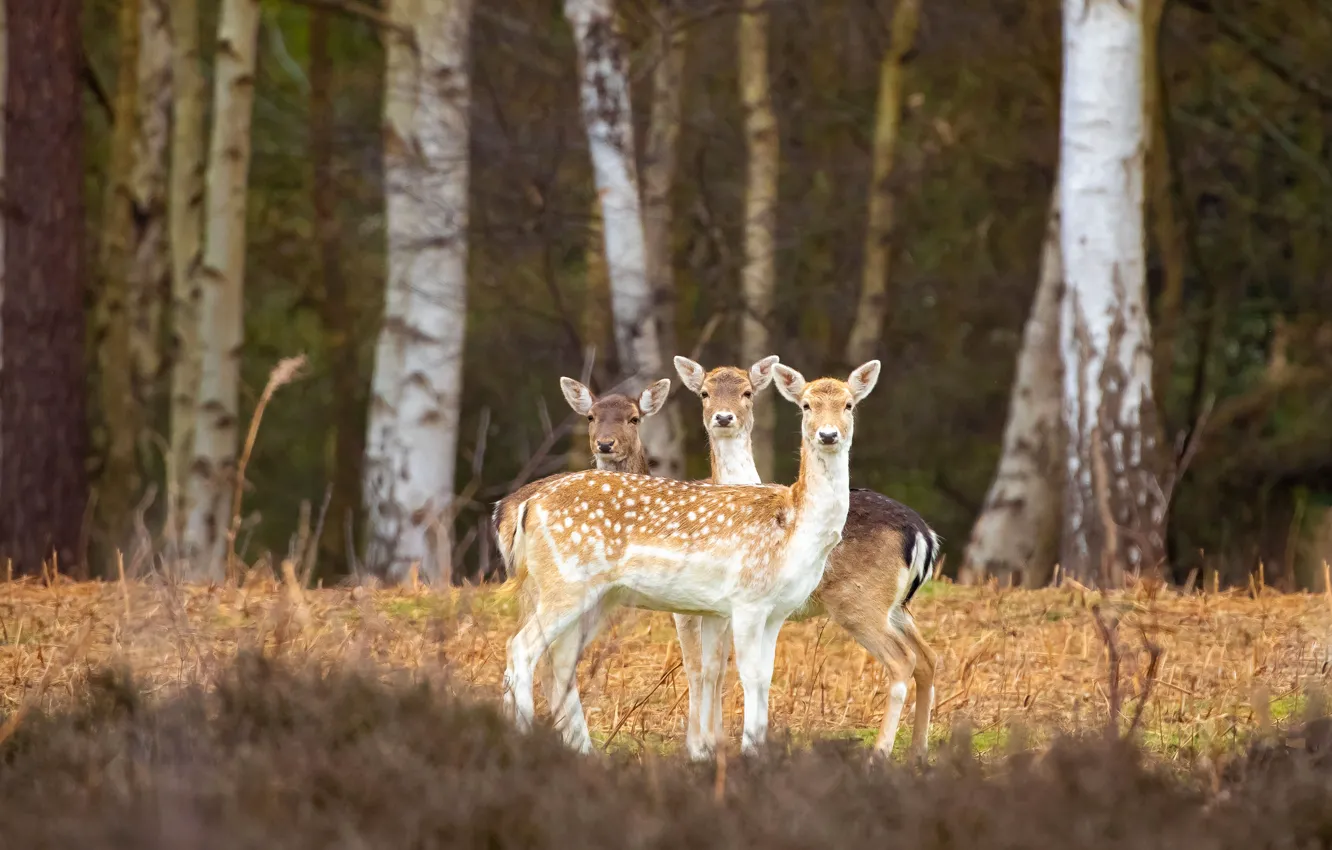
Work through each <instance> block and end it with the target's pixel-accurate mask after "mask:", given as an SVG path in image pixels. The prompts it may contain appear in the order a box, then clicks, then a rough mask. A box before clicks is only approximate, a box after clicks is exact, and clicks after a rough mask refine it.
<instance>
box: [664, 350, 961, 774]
mask: <svg viewBox="0 0 1332 850" xmlns="http://www.w3.org/2000/svg"><path fill="white" fill-rule="evenodd" d="M772 359H774V360H775V359H776V358H772ZM758 365H759V364H755V367H754V368H752V369H750V371H749V372H748V373H746V372H745V371H744V370H741V369H737V368H735V367H732V366H722V367H719V368H716V369H713V370H712V371H710V372H709V371H705V370H704V368H703V367H702V366H700V365H699V364H698V363H695V362H694V361H693V360H690V359H689V358H687V357H676V358H675V369H676V371H677V372H678V373H679V375H680V380H681V381H682V382H683V383H684V385H685V387H687V388H688V389H689V390H691V391H692V392H693V393H694V394H696V395H697V396H698V397H699V398H700V399H701V400H702V402H703V427H704V428H705V429H706V430H707V432H708V442H709V445H710V447H711V457H712V480H713V481H715V482H717V483H718V484H753V483H757V482H758V480H759V477H758V471H757V469H756V468H755V466H754V452H753V445H752V443H751V439H750V435H751V433H752V431H753V427H754V414H753V398H754V394H755V393H757V392H760V391H761V390H762V389H763V388H764V387H765V386H767V383H768V382H767V381H765V380H762V379H761V378H759V379H756V378H755V369H757V368H758ZM939 548H940V547H939V537H938V535H936V534H935V533H934V531H933V530H932V529H931V528H930V527H929V525H928V524H927V523H926V522H925V520H924V519H922V518H921V516H920V514H918V513H916V512H915V511H914V510H912V509H911V508H909V507H907V506H906V505H903V504H902V503H901V502H898V501H895V500H893V499H890V498H888V497H887V496H884V495H881V494H879V493H876V492H874V491H872V490H861V489H852V490H851V495H850V507H849V510H848V512H847V518H846V525H845V526H844V527H843V529H842V542H841V543H839V544H838V545H837V547H836V548H834V549H833V550H832V553H831V554H830V555H829V556H828V563H827V567H826V568H825V570H824V572H823V579H822V581H821V582H820V583H819V586H818V588H817V589H816V590H815V591H814V593H813V595H812V596H811V597H810V599H809V601H808V602H807V603H806V604H805V605H803V606H801V607H800V608H799V609H797V610H796V611H795V612H794V613H793V614H792V615H791V616H790V617H789V618H788V620H792V621H798V620H804V619H808V618H810V617H815V616H819V615H821V614H824V613H826V614H828V615H829V616H830V617H831V618H832V620H833V621H834V622H836V623H838V624H839V625H841V626H842V628H844V629H846V630H847V631H848V632H850V633H851V635H852V637H854V638H855V639H856V640H857V641H858V642H859V643H860V645H861V646H863V647H865V649H867V650H868V651H869V653H870V654H871V655H873V656H874V658H875V659H877V660H878V661H879V663H881V664H883V665H884V667H885V668H886V669H887V671H888V674H889V675H888V678H889V682H890V684H889V691H888V706H887V709H886V711H885V713H884V718H883V724H882V726H881V728H880V730H879V737H878V740H877V742H876V743H875V750H876V751H877V752H879V753H882V754H885V755H886V754H887V753H889V752H891V751H892V747H893V742H894V740H895V738H896V735H897V726H898V721H899V720H900V718H901V714H902V706H903V703H904V701H905V699H906V680H907V678H908V677H913V678H914V679H915V681H916V719H915V724H914V726H913V729H912V738H911V745H912V753H913V755H914V756H915V757H918V758H923V757H924V756H925V755H926V753H927V749H928V746H929V744H928V740H929V739H928V734H929V725H930V712H931V709H932V707H933V701H934V672H935V655H934V652H933V651H932V650H931V649H930V647H929V646H928V645H926V643H925V641H924V639H923V638H922V636H921V634H920V631H919V629H917V627H916V623H915V620H914V619H913V618H912V616H911V612H910V611H909V610H908V609H907V603H909V602H910V601H911V598H912V596H913V595H914V594H915V593H916V591H917V589H919V587H920V586H921V585H922V584H924V583H925V582H927V581H929V579H930V578H931V576H932V575H933V573H934V568H935V564H936V562H937V560H938V557H939ZM676 627H677V629H678V631H679V632H680V644H681V648H682V650H683V651H682V656H683V658H682V662H683V666H684V668H685V675H686V677H687V678H688V680H689V726H688V732H687V733H686V739H687V740H686V745H687V748H688V750H689V752H690V754H691V755H692V756H694V757H696V758H699V757H706V756H707V755H708V754H709V753H711V752H712V751H713V750H714V748H715V746H716V742H717V741H718V740H719V739H721V738H722V736H723V731H722V712H723V685H724V682H725V677H726V662H727V657H728V656H729V654H730V647H729V646H727V639H728V637H729V630H730V623H729V622H727V621H726V620H724V619H721V618H717V617H706V616H692V617H687V616H685V615H680V614H677V615H676ZM696 691H697V692H698V694H699V697H698V699H695V696H694V694H695V692H696ZM696 712H697V713H696Z"/></svg>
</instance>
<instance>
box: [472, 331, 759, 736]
mask: <svg viewBox="0 0 1332 850" xmlns="http://www.w3.org/2000/svg"><path fill="white" fill-rule="evenodd" d="M777 360H778V358H777V356H776V355H772V356H769V357H765V358H763V359H762V360H760V361H758V362H757V363H755V364H754V365H753V366H751V367H750V369H749V372H748V374H747V375H745V381H746V382H747V385H748V386H750V387H753V388H754V391H759V390H762V389H764V388H765V387H767V386H768V384H770V383H771V382H772V367H773V364H775V363H776V362H777ZM734 371H736V372H737V373H739V372H740V370H738V369H736V370H734ZM741 374H743V373H741ZM658 383H659V384H661V383H664V384H666V385H667V386H668V387H669V383H670V382H669V381H664V382H658ZM560 384H561V387H562V388H563V390H564V397H565V399H566V400H567V401H568V402H569V405H570V406H571V407H573V408H574V410H575V411H577V412H579V413H585V412H588V411H591V412H590V413H588V420H589V422H591V423H592V424H590V425H589V427H588V440H589V443H590V446H591V449H592V454H593V457H594V458H595V459H596V461H597V468H598V469H607V470H611V471H614V472H634V473H638V474H642V475H650V474H651V473H650V471H649V468H648V463H647V456H646V454H645V453H644V451H643V447H642V443H641V442H639V441H638V434H637V426H638V417H637V416H634V415H633V403H632V402H630V401H629V399H627V398H624V397H622V396H621V397H619V398H620V399H621V400H620V401H617V402H613V403H612V402H611V401H610V399H611V398H612V397H611V396H607V397H605V398H603V399H598V400H595V402H594V403H593V404H592V405H591V406H590V407H589V406H588V399H589V398H590V397H591V394H590V392H588V390H587V389H586V388H585V387H583V385H582V384H580V383H578V382H577V381H574V380H571V379H569V378H561V379H560ZM638 408H639V409H640V410H641V411H642V412H643V414H642V415H644V416H647V415H651V414H652V413H655V412H656V411H657V410H660V408H661V403H660V402H659V401H657V400H656V399H652V398H649V397H648V395H647V394H646V393H645V394H644V397H643V399H641V400H640V401H639V403H638ZM737 410H738V411H740V412H739V414H738V415H739V416H741V417H744V416H747V415H748V411H747V409H746V408H742V407H740V406H739V405H737ZM617 434H618V437H617V438H616V439H615V440H608V439H607V436H614V435H617ZM613 445H620V446H622V447H623V448H624V453H623V455H617V456H615V457H613V458H612V457H611V456H610V455H609V453H608V451H607V450H608V449H609V448H611V447H612V446H613ZM735 461H736V462H737V463H742V464H747V465H748V466H749V467H750V468H751V470H752V468H753V465H754V458H753V454H752V452H751V451H750V450H749V447H748V443H746V444H745V450H744V453H742V454H736V455H735ZM716 465H717V464H716V463H714V466H716ZM722 465H723V466H725V461H723V463H722ZM731 478H732V479H733V480H728V481H725V482H722V483H727V484H749V483H752V484H758V483H759V478H758V473H757V472H756V471H755V472H753V474H752V475H751V476H750V477H749V478H748V479H740V478H739V477H738V476H737V475H732V476H731ZM557 480H559V476H551V477H549V478H545V479H542V480H540V481H536V482H533V483H531V484H528V485H526V486H525V487H523V488H522V489H520V490H518V491H516V492H515V493H514V494H513V495H512V496H509V497H507V498H506V499H505V500H504V501H503V502H501V504H499V505H497V506H496V510H495V527H496V536H497V538H498V539H499V540H500V546H499V549H500V553H501V555H502V556H503V557H505V558H508V557H509V556H510V554H511V551H512V550H511V543H512V539H513V517H514V516H515V515H516V513H517V510H518V504H519V503H520V502H522V501H524V500H526V499H528V498H531V497H532V496H533V495H535V494H536V493H537V492H539V491H540V490H541V489H543V488H545V487H547V486H549V485H550V484H551V483H553V482H555V481H557ZM705 482H713V479H712V478H709V479H705ZM511 566H512V565H511V564H508V563H507V562H506V564H505V567H506V570H508V571H511ZM526 587H527V588H528V592H527V593H526V594H525V595H524V602H526V603H530V602H532V600H533V599H534V597H533V594H532V591H531V585H530V584H529V585H526ZM708 620H709V622H710V621H711V618H708ZM703 621H704V618H703V617H700V616H696V615H687V614H677V615H675V624H676V628H677V631H678V637H679V639H680V654H681V656H682V658H683V661H684V667H685V669H686V670H687V671H689V677H690V678H689V685H688V693H689V716H690V722H691V726H690V731H689V732H688V733H687V736H686V737H687V738H688V740H689V741H691V742H692V741H695V740H696V739H697V738H698V733H697V729H696V726H697V724H696V722H695V721H696V719H697V717H698V716H699V709H698V702H699V698H700V695H699V691H700V688H702V687H703V680H702V679H701V678H699V677H698V675H697V673H698V671H699V670H700V669H701V666H700V664H699V659H698V651H699V650H698V647H699V645H700V637H699V635H700V628H701V625H702V623H703ZM720 622H721V623H722V624H723V626H729V623H728V622H727V621H725V620H722V621H720ZM599 629H600V624H596V625H595V626H593V627H590V628H585V629H581V630H576V631H580V632H581V633H582V634H583V636H584V638H585V641H590V640H591V636H590V635H591V634H593V633H595V631H597V630H599ZM729 635H730V632H729V631H727V636H728V637H729ZM567 641H568V639H567V638H566V642H565V643H563V644H561V645H559V646H557V647H553V648H552V649H551V650H550V651H549V652H548V653H547V654H546V656H545V659H546V660H547V661H549V662H550V663H549V665H547V664H542V665H541V666H540V667H539V668H538V669H539V670H540V671H541V674H540V675H541V682H542V690H543V691H544V692H545V693H546V696H547V699H548V700H549V701H550V705H551V709H552V714H553V716H554V721H555V726H556V728H557V729H560V730H561V731H562V732H564V733H565V734H566V736H567V737H568V738H569V739H570V740H573V741H579V742H581V741H584V740H588V741H590V740H591V733H590V732H589V731H588V729H587V720H586V717H585V716H584V714H583V706H582V701H581V699H580V697H579V692H578V680H577V668H576V664H577V658H576V657H575V656H573V655H571V654H570V652H569V648H568V647H569V646H570V644H569V643H568V642H567ZM725 650H726V652H727V653H728V654H729V650H730V647H729V646H726V647H725ZM723 664H724V661H723ZM571 665H573V666H571ZM723 672H725V668H724V667H723ZM709 681H711V680H709ZM705 699H706V697H705ZM691 752H692V750H691ZM698 755H700V756H701V755H704V754H701V753H700V754H698Z"/></svg>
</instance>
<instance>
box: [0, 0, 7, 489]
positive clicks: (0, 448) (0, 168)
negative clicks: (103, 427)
mask: <svg viewBox="0 0 1332 850" xmlns="http://www.w3.org/2000/svg"><path fill="white" fill-rule="evenodd" d="M5 4H6V0H0V198H4V197H5V118H4V116H5V104H6V103H7V102H8V101H7V100H6V92H5V87H6V86H7V85H8V80H9V31H8V29H7V27H6V24H5ZM7 226H8V225H7V224H6V223H5V220H4V217H2V216H0V316H3V315H4V311H5V228H6V227H7ZM4 356H5V324H4V322H3V321H0V385H3V383H4V380H5V361H4ZM3 403H4V399H3V397H0V405H3ZM4 416H5V409H4V407H3V406H0V434H3V433H4ZM4 451H5V446H4V441H3V440H0V469H3V468H4V466H3V464H4Z"/></svg>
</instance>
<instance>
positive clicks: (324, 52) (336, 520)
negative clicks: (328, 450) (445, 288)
mask: <svg viewBox="0 0 1332 850" xmlns="http://www.w3.org/2000/svg"><path fill="white" fill-rule="evenodd" d="M332 17H333V16H332V14H331V13H329V12H327V11H325V10H323V9H312V10H311V11H310V163H311V166H312V170H313V172H314V173H313V184H312V193H313V202H314V217H315V238H316V242H317V245H318V251H319V263H318V267H319V273H320V279H321V280H322V281H323V293H322V298H321V299H320V304H321V307H322V310H321V313H322V316H321V318H322V321H323V323H324V329H325V331H326V333H327V334H328V339H329V347H330V349H331V350H330V351H329V363H330V365H331V368H332V380H333V411H332V413H333V431H334V434H335V437H334V446H333V453H332V456H331V457H329V458H328V460H327V474H328V478H329V481H330V482H331V483H332V487H333V489H332V492H331V494H330V498H329V503H328V514H327V519H326V521H325V525H324V533H323V538H322V539H321V540H320V549H321V557H320V561H321V563H322V566H321V567H320V573H321V574H337V573H343V572H346V567H347V551H348V546H347V543H348V541H347V533H346V532H347V529H348V528H354V527H355V515H356V513H357V512H358V509H359V508H360V500H361V455H362V454H363V453H364V451H365V445H364V437H365V416H364V412H363V409H362V407H361V402H360V398H361V384H362V382H361V376H360V374H359V373H358V370H357V367H356V346H355V337H354V333H353V331H354V329H353V328H352V321H351V309H350V307H349V306H348V304H347V284H346V281H345V280H344V279H343V276H342V268H341V258H340V257H339V251H338V243H339V240H340V239H341V238H342V237H341V233H340V232H339V227H338V210H337V199H338V191H337V180H336V177H335V176H334V171H333V137H334V124H335V121H334V118H335V116H334V111H333V91H332V89H333V80H332V77H333V67H332V62H331V60H330V58H329V53H328V43H329V27H330V26H331V24H332ZM349 515H350V520H349Z"/></svg>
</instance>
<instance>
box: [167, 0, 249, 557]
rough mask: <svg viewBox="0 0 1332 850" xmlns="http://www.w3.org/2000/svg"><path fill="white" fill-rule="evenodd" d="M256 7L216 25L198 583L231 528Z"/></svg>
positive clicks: (204, 275) (233, 4) (202, 330)
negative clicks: (216, 41)
mask: <svg viewBox="0 0 1332 850" xmlns="http://www.w3.org/2000/svg"><path fill="white" fill-rule="evenodd" d="M258 33H259V0H224V2H223V4H222V10H221V18H220V21H219V23H218V44H217V66H216V71H215V75H214V88H213V128H212V136H211V139H210V142H209V148H208V173H207V177H206V186H207V190H206V192H207V194H206V200H205V202H204V226H203V232H204V248H203V264H202V267H201V268H200V272H199V274H200V289H201V298H200V305H199V307H200V312H199V315H200V317H201V322H200V327H199V347H200V376H199V385H198V386H199V389H198V396H197V401H196V413H195V429H196V430H195V435H194V462H193V463H192V465H191V467H190V471H189V491H190V492H189V499H190V502H191V511H190V515H189V521H188V524H187V526H186V529H185V538H186V540H185V543H186V548H187V550H188V554H189V557H190V560H191V561H193V564H194V567H195V569H196V570H198V571H199V572H200V573H201V574H202V575H203V576H206V577H209V578H213V579H218V578H221V577H222V574H223V555H224V552H225V544H226V535H227V526H228V525H229V523H230V522H231V517H230V516H229V515H228V512H229V511H230V508H231V495H232V488H233V487H235V485H236V482H235V467H236V448H237V435H238V430H237V429H238V425H239V422H238V420H239V416H240V410H239V400H240V354H241V343H242V338H243V331H244V327H243V321H242V320H243V316H242V307H243V300H244V299H243V295H244V284H245V203H246V178H247V175H248V173H249V167H250V120H251V117H252V113H253V106H254V63H255V53H256V49H257V46H258V45H257V41H258Z"/></svg>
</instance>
